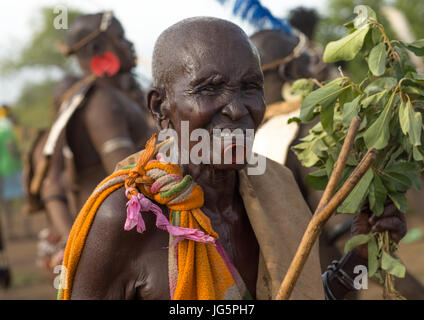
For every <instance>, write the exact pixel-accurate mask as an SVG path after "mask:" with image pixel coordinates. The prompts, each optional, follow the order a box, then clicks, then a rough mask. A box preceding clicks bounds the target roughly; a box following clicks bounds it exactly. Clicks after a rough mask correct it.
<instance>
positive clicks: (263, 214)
mask: <svg viewBox="0 0 424 320" xmlns="http://www.w3.org/2000/svg"><path fill="white" fill-rule="evenodd" d="M140 152H141V151H140ZM140 152H138V153H135V154H133V155H131V156H129V157H128V158H126V159H124V160H123V161H121V162H120V163H118V164H117V166H116V168H115V171H117V170H120V169H122V168H125V167H128V166H130V165H135V164H136V163H137V160H138V158H139V155H140ZM239 181H240V184H239V191H240V195H241V197H242V199H243V202H244V206H245V208H246V212H247V215H248V217H249V221H250V223H251V225H252V228H253V231H254V232H255V235H256V239H257V240H258V244H259V248H260V254H259V266H258V279H257V283H256V296H257V299H259V300H267V299H273V298H275V296H276V295H277V292H278V289H279V287H280V284H281V282H282V280H283V278H284V276H285V274H286V272H287V270H288V267H289V266H290V263H291V260H292V259H293V257H294V254H295V252H296V250H297V247H298V245H299V243H300V240H301V238H302V236H303V233H304V232H305V230H306V227H307V225H308V223H309V221H310V219H311V216H312V214H311V212H310V211H309V208H308V206H307V204H306V202H305V200H304V199H303V197H302V194H301V193H300V190H299V187H298V186H297V183H296V181H295V180H294V177H293V174H292V173H291V171H290V170H289V169H288V168H286V167H285V166H283V165H281V164H279V163H277V162H274V161H272V160H270V159H267V162H266V170H265V172H264V174H262V175H248V174H247V167H246V168H244V169H243V170H240V171H239ZM291 299H295V300H310V299H314V300H318V299H324V290H323V285H322V279H321V268H320V263H319V255H318V243H316V244H315V246H314V247H313V249H312V251H311V254H310V256H309V258H308V260H307V262H306V264H305V266H304V268H303V271H302V273H301V275H300V277H299V280H298V281H297V284H296V286H295V287H294V290H293V293H292V295H291Z"/></svg>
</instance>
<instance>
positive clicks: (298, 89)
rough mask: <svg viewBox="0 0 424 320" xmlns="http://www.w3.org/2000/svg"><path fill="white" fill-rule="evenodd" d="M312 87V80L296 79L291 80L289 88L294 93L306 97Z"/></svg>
mask: <svg viewBox="0 0 424 320" xmlns="http://www.w3.org/2000/svg"><path fill="white" fill-rule="evenodd" d="M313 89H314V82H313V80H311V79H298V80H296V81H295V82H293V85H292V87H291V90H292V91H293V93H294V94H296V95H299V96H302V97H306V96H307V95H308V94H309V93H311V91H312V90H313Z"/></svg>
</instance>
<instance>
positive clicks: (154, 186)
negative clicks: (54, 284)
mask: <svg viewBox="0 0 424 320" xmlns="http://www.w3.org/2000/svg"><path fill="white" fill-rule="evenodd" d="M153 81H154V82H153V86H154V87H153V89H151V91H150V92H149V94H148V99H147V100H148V107H149V109H150V110H151V113H152V115H153V117H154V119H155V120H156V122H157V124H158V126H159V127H160V129H173V130H175V132H176V133H177V137H178V143H177V144H176V145H177V147H178V150H179V151H181V152H180V153H183V151H184V149H188V150H189V151H191V150H192V149H193V148H194V143H192V142H189V141H185V140H184V139H185V137H184V134H183V132H184V130H186V129H185V128H184V126H183V125H182V124H183V123H187V122H184V121H188V133H192V132H194V130H196V129H205V130H206V132H209V133H213V132H214V131H215V130H217V129H229V130H234V129H240V130H239V132H240V131H241V132H242V133H247V132H248V131H249V129H250V130H256V128H257V127H258V126H259V124H260V123H261V121H262V117H263V115H264V111H265V103H264V99H263V83H262V82H263V75H262V72H261V69H260V61H259V56H258V53H257V51H256V49H255V47H254V46H253V45H252V43H251V42H250V41H249V39H248V37H247V36H246V34H245V33H244V32H243V31H242V30H241V29H240V28H239V27H238V26H236V25H234V24H233V23H230V22H228V21H224V20H220V19H215V18H206V17H201V18H191V19H187V20H184V21H181V22H179V23H177V24H175V25H173V26H171V27H170V28H168V29H167V30H166V31H164V32H163V33H162V35H161V36H160V37H159V39H158V40H157V42H156V45H155V50H154V55H153ZM210 136H211V138H210V139H211V141H212V140H213V139H217V138H218V139H222V140H223V141H222V147H221V149H219V150H220V151H219V152H218V153H219V155H220V157H221V158H222V159H224V158H225V156H226V153H227V152H228V150H229V149H231V147H232V146H233V145H234V144H236V143H230V144H229V145H227V144H226V142H225V141H224V140H225V139H224V138H225V137H227V135H221V136H219V135H218V137H217V135H210ZM230 136H231V135H230ZM231 139H233V138H231ZM231 139H230V140H231ZM234 139H236V138H235V137H234ZM210 143H211V144H212V142H210ZM202 156H204V155H202ZM210 157H212V155H211V156H210ZM202 158H203V159H204V158H205V157H202ZM206 158H207V157H206ZM178 160H179V161H180V162H179V164H171V163H167V162H166V161H164V159H163V155H156V150H155V138H154V137H153V138H152V139H151V140H150V141H149V142H148V144H147V145H146V149H145V150H144V151H143V152H140V153H138V154H136V155H134V156H132V157H130V158H128V159H126V161H124V162H123V163H122V164H121V165H119V166H118V167H119V169H118V170H117V171H116V172H115V173H114V174H113V175H112V176H110V177H109V178H107V179H105V180H104V181H103V182H102V183H101V184H100V185H99V186H98V187H97V188H96V189H95V191H94V192H93V194H92V196H91V197H90V199H89V200H88V202H87V203H86V204H85V206H84V208H83V210H82V211H81V212H80V214H79V217H78V219H77V221H76V223H75V224H74V227H73V230H72V232H71V235H70V237H69V241H68V245H67V248H66V252H65V260H64V265H65V267H66V277H65V278H64V279H63V280H64V281H63V282H62V289H61V290H60V292H59V294H60V297H61V298H63V299H170V298H171V299H242V298H254V299H271V298H273V297H275V295H276V292H277V291H278V287H279V285H280V282H281V280H282V278H283V276H284V274H285V272H286V271H287V268H288V266H289V263H290V260H291V258H292V257H293V255H294V253H295V251H296V248H297V245H298V243H299V241H300V238H301V236H302V234H303V232H304V230H305V229H306V226H307V224H308V221H309V219H310V212H309V209H308V207H307V205H306V203H305V201H304V200H303V198H302V196H301V194H300V191H299V189H298V187H297V185H296V183H295V181H294V179H293V176H292V174H291V172H290V171H289V170H288V169H287V168H285V167H284V166H282V165H280V164H277V163H275V162H273V161H270V160H267V161H266V163H265V165H266V169H265V172H264V173H263V174H261V175H249V172H248V170H247V169H248V166H247V164H246V160H244V161H241V162H242V163H240V161H235V160H234V159H233V160H232V161H230V163H228V161H227V163H221V164H214V163H212V164H210V163H209V162H208V161H204V162H203V163H200V164H195V163H193V162H190V163H185V162H183V161H181V160H182V158H181V157H180V158H178ZM206 162H207V163H206ZM141 212H143V213H141ZM365 222H367V221H365ZM367 226H368V225H367V224H366V226H365V227H367ZM135 227H136V230H133V228H135ZM361 228H362V227H361ZM361 228H359V229H361ZM361 230H362V232H364V228H362V229H361ZM365 231H366V230H365ZM356 258H357V257H356ZM349 261H351V262H353V261H358V260H355V259H350V260H349ZM65 280H66V281H65ZM336 291H337V290H336ZM342 291H343V290H340V293H341V294H344V292H342ZM337 292H339V291H337ZM337 294H338V293H337ZM292 297H293V298H295V299H323V298H324V290H323V285H322V279H321V274H320V267H319V259H318V254H317V248H314V250H313V251H312V253H311V255H310V257H309V259H308V262H307V264H306V266H305V269H304V270H303V272H302V275H301V277H300V279H299V281H298V284H297V286H296V287H295V289H294V292H293V295H292Z"/></svg>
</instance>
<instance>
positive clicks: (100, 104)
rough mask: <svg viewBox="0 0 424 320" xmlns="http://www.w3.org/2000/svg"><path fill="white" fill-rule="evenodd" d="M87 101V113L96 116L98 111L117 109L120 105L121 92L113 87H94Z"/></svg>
mask: <svg viewBox="0 0 424 320" xmlns="http://www.w3.org/2000/svg"><path fill="white" fill-rule="evenodd" d="M92 90H93V91H92V93H91V95H90V98H89V99H88V101H87V105H86V109H87V111H88V112H87V114H88V115H90V114H93V115H95V116H98V112H105V111H107V112H110V111H119V110H120V109H121V108H120V106H121V105H122V98H121V93H120V92H119V90H118V89H116V88H114V87H107V88H105V87H94V88H93V89H92Z"/></svg>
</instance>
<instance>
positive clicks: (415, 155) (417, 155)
mask: <svg viewBox="0 0 424 320" xmlns="http://www.w3.org/2000/svg"><path fill="white" fill-rule="evenodd" d="M412 150H413V151H412V155H413V158H414V160H415V161H423V160H424V157H423V154H422V153H421V151H420V149H418V147H416V146H413V149H412Z"/></svg>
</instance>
